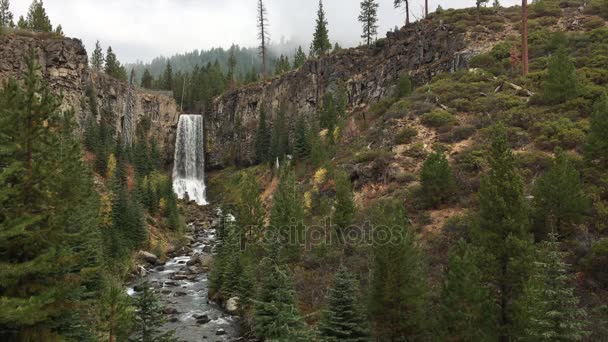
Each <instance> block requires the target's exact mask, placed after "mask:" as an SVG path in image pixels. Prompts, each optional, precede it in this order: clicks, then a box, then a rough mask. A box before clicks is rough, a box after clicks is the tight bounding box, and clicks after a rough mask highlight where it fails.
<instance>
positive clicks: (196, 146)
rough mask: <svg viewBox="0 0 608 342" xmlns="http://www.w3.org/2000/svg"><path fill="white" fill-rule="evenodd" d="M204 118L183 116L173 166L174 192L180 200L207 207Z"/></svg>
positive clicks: (180, 118) (178, 129)
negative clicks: (187, 199) (188, 200)
mask: <svg viewBox="0 0 608 342" xmlns="http://www.w3.org/2000/svg"><path fill="white" fill-rule="evenodd" d="M203 142H204V132H203V117H202V116H201V115H186V114H184V115H181V116H180V117H179V124H178V126H177V138H176V141H175V161H174V165H173V191H175V193H176V194H177V197H179V198H180V199H184V198H186V194H187V195H188V198H189V199H190V200H191V201H196V203H197V204H199V205H206V204H207V199H206V198H205V151H204V143H203Z"/></svg>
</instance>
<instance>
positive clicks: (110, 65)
mask: <svg viewBox="0 0 608 342" xmlns="http://www.w3.org/2000/svg"><path fill="white" fill-rule="evenodd" d="M119 69H120V62H119V61H118V59H117V58H116V54H114V51H112V47H111V46H109V47H108V51H107V52H106V64H105V69H104V71H105V73H106V74H108V75H110V76H113V77H116V76H117V75H118V73H119Z"/></svg>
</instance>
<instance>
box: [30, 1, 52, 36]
mask: <svg viewBox="0 0 608 342" xmlns="http://www.w3.org/2000/svg"><path fill="white" fill-rule="evenodd" d="M27 27H28V28H29V29H31V30H35V31H42V32H53V25H51V20H50V19H49V17H48V16H47V15H46V10H45V9H44V2H43V1H42V0H34V1H33V2H32V4H31V5H30V9H29V11H28V12H27Z"/></svg>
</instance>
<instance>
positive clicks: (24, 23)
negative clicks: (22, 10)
mask: <svg viewBox="0 0 608 342" xmlns="http://www.w3.org/2000/svg"><path fill="white" fill-rule="evenodd" d="M28 26H29V24H28V22H27V20H25V18H24V17H23V16H22V15H20V16H19V21H18V22H17V27H18V28H20V29H22V30H27V29H28V28H29V27H28Z"/></svg>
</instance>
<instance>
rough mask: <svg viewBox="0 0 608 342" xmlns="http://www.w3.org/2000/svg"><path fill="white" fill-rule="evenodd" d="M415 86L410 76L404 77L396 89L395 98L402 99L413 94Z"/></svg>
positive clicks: (398, 82)
mask: <svg viewBox="0 0 608 342" xmlns="http://www.w3.org/2000/svg"><path fill="white" fill-rule="evenodd" d="M413 90H414V86H413V85H412V80H411V79H410V77H409V76H408V75H402V76H401V77H399V81H397V87H396V88H395V97H397V98H402V97H406V96H408V95H409V94H411V93H412V91H413Z"/></svg>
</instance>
